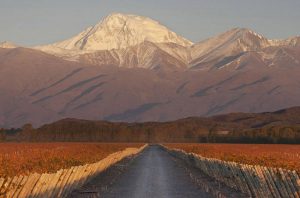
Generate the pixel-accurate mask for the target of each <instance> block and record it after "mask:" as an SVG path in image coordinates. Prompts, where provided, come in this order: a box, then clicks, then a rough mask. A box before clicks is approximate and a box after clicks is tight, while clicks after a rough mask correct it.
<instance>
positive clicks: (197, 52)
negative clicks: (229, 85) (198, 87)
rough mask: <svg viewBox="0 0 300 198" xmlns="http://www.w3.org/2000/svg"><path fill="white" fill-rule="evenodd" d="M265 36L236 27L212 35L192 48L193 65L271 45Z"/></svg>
mask: <svg viewBox="0 0 300 198" xmlns="http://www.w3.org/2000/svg"><path fill="white" fill-rule="evenodd" d="M269 45H270V43H269V41H268V39H266V38H265V37H263V36H261V35H259V34H257V33H255V32H253V31H251V30H248V29H245V28H235V29H232V30H230V31H227V32H225V33H223V34H221V35H218V36H216V37H212V38H210V39H207V40H205V41H202V42H200V43H198V44H195V45H193V46H192V48H191V56H192V59H193V61H192V65H197V64H199V63H203V62H210V61H213V60H216V59H222V58H224V57H226V56H232V55H236V54H239V53H242V52H247V51H256V50H260V49H262V48H265V47H267V46H269Z"/></svg>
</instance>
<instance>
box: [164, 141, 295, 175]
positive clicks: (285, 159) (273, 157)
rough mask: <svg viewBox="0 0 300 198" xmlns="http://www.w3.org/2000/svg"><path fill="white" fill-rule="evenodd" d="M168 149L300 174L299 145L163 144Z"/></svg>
mask: <svg viewBox="0 0 300 198" xmlns="http://www.w3.org/2000/svg"><path fill="white" fill-rule="evenodd" d="M165 145H166V146H167V147H169V148H174V149H182V150H184V151H186V152H188V153H195V154H199V155H201V156H203V157H207V158H216V159H220V160H223V161H230V162H237V163H241V164H249V165H260V166H267V167H274V168H284V169H289V170H296V171H297V172H298V173H300V145H262V144H249V145H248V144H165Z"/></svg>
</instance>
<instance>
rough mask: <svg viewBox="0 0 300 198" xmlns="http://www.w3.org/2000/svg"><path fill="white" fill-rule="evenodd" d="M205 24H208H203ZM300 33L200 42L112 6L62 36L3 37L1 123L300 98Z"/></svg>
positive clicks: (249, 107)
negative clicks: (44, 41) (23, 42)
mask: <svg viewBox="0 0 300 198" xmlns="http://www.w3.org/2000/svg"><path fill="white" fill-rule="evenodd" d="M199 34H200V33H199ZM299 72H300V37H292V38H289V39H284V40H270V39H267V38H265V37H264V36H262V35H259V34H257V33H255V32H253V31H251V30H249V29H245V28H234V29H232V30H229V31H227V32H225V33H222V34H220V35H217V36H214V37H212V38H209V39H207V40H204V41H201V42H199V43H193V42H191V41H189V40H188V39H185V38H183V37H182V36H180V35H178V34H176V33H174V32H173V31H171V30H169V29H168V28H167V27H165V26H163V25H162V24H160V23H159V22H157V21H154V20H152V19H149V18H147V17H141V16H135V15H128V14H120V13H114V14H111V15H109V16H108V17H106V18H105V19H103V20H102V21H101V22H99V23H98V24H96V25H95V26H92V27H89V28H87V29H86V30H85V31H83V32H81V33H79V34H78V35H76V36H74V37H72V38H70V39H67V40H65V41H61V42H57V43H54V44H49V45H43V46H35V47H20V46H18V45H16V44H13V43H10V42H4V43H1V44H0V90H1V92H0V106H1V108H0V127H13V126H14V127H17V126H21V125H23V124H25V123H29V122H30V123H33V124H34V125H36V126H39V125H41V124H44V123H47V122H52V121H55V120H59V119H62V118H67V117H73V118H80V119H92V120H103V119H104V120H109V121H128V122H143V121H168V120H174V119H180V118H184V117H190V116H211V115H216V114H222V113H229V112H249V113H254V112H263V111H275V110H278V109H283V108H287V107H292V106H298V105H300V78H299Z"/></svg>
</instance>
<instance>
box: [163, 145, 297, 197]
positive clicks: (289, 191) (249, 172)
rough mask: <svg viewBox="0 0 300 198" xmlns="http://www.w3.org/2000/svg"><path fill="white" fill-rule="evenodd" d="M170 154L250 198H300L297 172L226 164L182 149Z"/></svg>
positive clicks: (231, 163) (171, 151)
mask: <svg viewBox="0 0 300 198" xmlns="http://www.w3.org/2000/svg"><path fill="white" fill-rule="evenodd" d="M166 149H168V148H166ZM168 151H169V152H170V153H171V154H172V155H173V156H175V157H178V158H180V159H183V160H185V161H187V162H188V163H189V164H191V165H193V166H195V167H197V168H199V169H200V170H201V171H202V172H204V173H205V174H206V175H208V176H209V177H212V178H214V179H215V180H217V181H219V182H221V183H223V184H225V185H226V186H228V187H231V188H234V189H236V190H238V191H240V192H242V193H244V194H246V195H248V196H249V197H259V198H265V197H270V198H273V197H274V198H287V197H291V198H299V197H300V179H299V175H298V174H297V172H296V171H291V170H285V169H281V168H270V167H264V166H253V165H246V164H238V163H235V162H226V161H222V160H219V159H213V158H205V157H202V156H200V155H197V154H194V153H186V152H185V151H183V150H178V149H172V150H170V149H168Z"/></svg>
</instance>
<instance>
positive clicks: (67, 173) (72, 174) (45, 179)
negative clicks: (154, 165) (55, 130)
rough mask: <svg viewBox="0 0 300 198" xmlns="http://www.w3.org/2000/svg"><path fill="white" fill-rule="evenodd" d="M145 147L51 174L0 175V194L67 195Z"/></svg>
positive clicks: (20, 196) (32, 197) (24, 197)
mask: <svg viewBox="0 0 300 198" xmlns="http://www.w3.org/2000/svg"><path fill="white" fill-rule="evenodd" d="M145 147H146V145H145V146H143V147H141V148H127V149H125V150H123V151H120V152H116V153H113V154H111V155H109V156H108V157H106V158H105V159H103V160H101V161H99V162H97V163H93V164H87V165H84V166H76V167H72V168H70V169H63V170H59V171H58V172H56V173H52V174H48V173H44V174H37V173H34V174H31V175H29V176H16V177H13V178H0V198H2V197H3V198H6V197H8V198H11V197H16V198H27V197H28V198H29V197H30V198H42V197H43V198H44V197H45V198H52V197H53V198H56V197H67V196H68V195H69V194H70V193H71V192H72V191H73V190H74V189H76V188H78V187H81V186H82V185H84V184H86V183H87V182H88V181H90V180H91V179H93V178H94V177H95V176H97V175H98V174H99V173H101V172H102V171H104V170H105V169H107V168H108V167H110V166H112V165H113V164H115V163H117V162H119V161H121V160H122V159H124V158H126V157H128V156H132V155H135V154H137V153H139V152H141V151H142V150H143V149H144V148H145Z"/></svg>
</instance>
